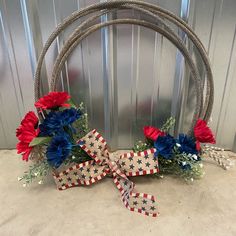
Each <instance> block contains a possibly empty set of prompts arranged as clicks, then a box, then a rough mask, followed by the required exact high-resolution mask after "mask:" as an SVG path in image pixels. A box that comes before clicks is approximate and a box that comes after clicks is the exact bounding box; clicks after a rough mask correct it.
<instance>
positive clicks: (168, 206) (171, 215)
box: [0, 150, 236, 236]
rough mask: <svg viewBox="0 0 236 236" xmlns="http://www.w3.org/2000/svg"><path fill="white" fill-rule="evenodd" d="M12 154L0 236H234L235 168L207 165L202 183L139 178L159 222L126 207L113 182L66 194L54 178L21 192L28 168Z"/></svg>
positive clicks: (0, 183) (5, 161)
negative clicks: (155, 203) (152, 200)
mask: <svg viewBox="0 0 236 236" xmlns="http://www.w3.org/2000/svg"><path fill="white" fill-rule="evenodd" d="M20 159H21V157H20V156H17V155H16V152H15V151H14V150H11V151H9V150H1V151H0V166H1V172H0V173H1V174H0V176H1V178H0V189H1V193H0V204H1V205H0V236H15V235H17V236H28V235H34V236H37V235H43V236H51V235H52V236H53V235H56V236H60V235H62V236H67V235H69V236H71V235H81V236H84V235H85V236H86V235H122V236H124V235H135V236H137V235H158V236H162V235H163V236H169V235H171V236H172V235H173V236H178V235H179V236H185V235H186V236H191V235H194V236H195V235H196V236H199V235H203V236H206V235H214V236H218V235H221V236H230V235H234V236H235V235H236V167H235V168H233V169H231V170H229V171H224V170H223V169H221V168H219V167H217V166H216V165H214V164H210V163H206V164H205V170H206V175H205V177H204V179H202V180H200V181H195V182H194V183H193V184H191V185H189V184H186V183H184V182H182V181H181V180H179V179H174V178H171V177H165V178H164V179H162V180H161V179H156V178H153V177H135V178H134V182H135V183H136V189H137V190H138V191H143V192H146V193H151V194H153V195H155V196H157V199H158V200H159V211H160V213H161V215H160V216H159V217H158V218H151V217H146V216H143V215H140V214H138V213H133V212H130V211H128V210H126V209H125V207H124V206H123V205H122V203H121V200H120V195H119V191H118V190H117V189H116V187H115V185H114V184H113V182H112V180H111V179H110V178H106V179H104V180H103V181H100V183H98V184H95V185H94V186H91V187H77V188H72V189H69V190H65V191H58V190H56V188H55V185H54V183H53V180H52V178H51V177H49V178H48V180H47V181H46V183H45V184H44V185H38V184H34V185H32V186H31V187H29V188H23V187H22V186H21V184H20V183H19V182H18V181H17V177H18V176H20V175H22V173H23V171H24V170H26V169H27V166H28V163H24V162H22V161H21V160H20Z"/></svg>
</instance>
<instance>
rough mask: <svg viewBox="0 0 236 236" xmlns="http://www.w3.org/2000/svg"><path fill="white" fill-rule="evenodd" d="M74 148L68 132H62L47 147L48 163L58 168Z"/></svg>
mask: <svg viewBox="0 0 236 236" xmlns="http://www.w3.org/2000/svg"><path fill="white" fill-rule="evenodd" d="M71 149H72V144H71V142H70V138H69V136H68V135H66V133H61V134H58V135H56V136H55V137H53V139H52V141H51V143H50V145H49V146H48V148H47V152H46V157H47V160H48V163H49V164H50V165H51V166H53V167H55V168H58V167H59V166H60V165H61V164H62V163H63V161H64V160H65V159H66V158H67V157H68V156H69V154H70V152H71Z"/></svg>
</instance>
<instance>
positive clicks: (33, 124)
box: [16, 111, 39, 161]
mask: <svg viewBox="0 0 236 236" xmlns="http://www.w3.org/2000/svg"><path fill="white" fill-rule="evenodd" d="M38 134H39V129H38V118H37V116H36V115H35V113H34V112H33V111H30V112H28V113H27V114H26V115H25V117H24V119H23V120H22V121H21V124H20V126H19V127H18V128H17V129H16V137H17V138H18V140H19V141H20V142H19V143H18V144H17V145H16V148H17V153H18V154H20V153H21V154H23V158H22V159H23V160H26V161H28V158H29V154H30V152H31V150H32V147H30V146H29V144H30V143H31V141H32V140H33V139H34V138H35V137H37V136H38Z"/></svg>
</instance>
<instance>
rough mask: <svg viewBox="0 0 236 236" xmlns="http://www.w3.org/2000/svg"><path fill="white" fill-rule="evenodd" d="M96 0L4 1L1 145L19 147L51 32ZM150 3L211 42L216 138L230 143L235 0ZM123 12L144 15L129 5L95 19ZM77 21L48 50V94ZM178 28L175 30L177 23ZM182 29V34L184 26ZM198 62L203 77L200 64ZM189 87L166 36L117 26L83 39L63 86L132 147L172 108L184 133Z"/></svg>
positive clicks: (0, 11) (111, 139)
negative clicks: (57, 61) (21, 124)
mask: <svg viewBox="0 0 236 236" xmlns="http://www.w3.org/2000/svg"><path fill="white" fill-rule="evenodd" d="M101 1H103V0H101ZM96 2H99V0H89V1H85V0H67V1H63V0H21V1H17V0H12V1H6V0H0V33H1V34H0V72H1V77H0V148H11V147H14V145H15V143H16V139H15V137H14V133H15V128H16V127H17V125H18V123H19V121H20V119H21V117H22V116H23V114H24V113H25V112H26V111H28V110H30V109H33V77H32V75H33V73H34V70H35V65H36V60H37V57H38V55H39V53H40V51H41V49H42V45H43V44H44V43H45V41H46V39H47V38H48V36H49V34H50V33H51V32H52V30H53V29H54V28H55V26H56V25H57V24H58V23H60V22H61V21H62V19H63V18H65V17H66V16H67V15H69V14H71V13H72V12H73V11H75V10H78V9H81V8H82V7H85V6H87V5H90V4H93V3H96ZM148 2H151V3H154V4H158V5H160V6H161V7H164V8H166V9H168V10H170V11H172V12H174V13H175V14H176V15H179V16H180V17H182V18H183V19H184V20H186V21H187V22H188V23H189V25H191V26H192V27H193V28H194V29H195V31H196V33H197V34H198V35H199V37H200V39H201V40H202V42H203V44H204V45H205V47H206V48H207V50H208V52H209V55H210V59H211V62H212V68H213V74H214V79H215V105H214V110H213V121H212V123H211V126H212V127H213V129H214V130H215V131H216V134H217V140H218V144H220V145H222V146H225V147H228V148H233V147H234V146H235V144H236V141H235V140H236V122H235V121H236V120H235V117H236V110H235V109H236V108H235V101H236V100H235V95H234V94H235V93H236V79H235V77H236V56H235V55H236V43H235V33H236V30H235V22H236V15H235V10H236V2H235V1H234V0H216V1H212V0H200V1H197V0H177V1H172V0H158V1H154V0H149V1H148ZM125 16H131V17H134V16H135V17H139V18H140V19H142V18H143V17H146V16H144V15H143V14H140V13H137V12H136V11H127V10H125V11H119V12H118V13H117V14H110V15H107V16H104V17H102V18H101V19H98V21H106V20H107V19H111V18H116V17H118V18H119V17H125ZM79 23H80V21H77V22H76V23H75V24H74V25H73V26H72V27H71V28H70V29H68V30H66V31H65V32H64V33H63V34H61V35H60V36H59V37H58V39H57V41H56V42H55V43H54V44H53V46H52V48H51V49H50V50H49V53H48V55H47V56H46V60H45V67H44V68H43V72H42V75H43V92H47V90H48V80H49V78H50V75H51V72H52V67H53V63H54V60H55V58H56V56H57V55H58V52H59V50H60V49H61V47H62V45H63V42H64V41H65V40H66V38H67V37H68V35H69V34H70V33H71V32H72V30H73V29H75V28H76V26H77V25H78V24H79ZM174 30H175V31H176V32H178V29H177V28H176V27H174ZM179 34H180V36H181V37H182V38H183V39H185V35H184V34H182V33H181V31H180V32H179ZM186 43H187V44H188V46H189V48H190V50H192V52H195V49H194V47H192V45H191V44H189V42H186ZM197 58H198V57H197V56H196V60H197ZM199 68H200V71H201V74H202V77H203V78H204V70H202V67H201V65H199ZM192 86H193V83H192V80H191V78H190V77H189V73H188V68H187V67H185V63H184V60H183V58H182V56H181V55H180V54H179V53H178V51H177V50H176V48H175V47H174V46H173V45H172V44H171V43H170V42H169V41H168V40H166V39H165V38H163V37H162V36H161V35H159V34H157V33H154V32H152V31H150V30H148V29H145V28H143V27H138V26H132V25H119V26H113V27H107V28H104V29H102V30H101V31H98V32H95V33H93V34H92V35H91V36H89V37H88V38H86V39H85V40H83V42H82V44H81V45H79V46H78V48H77V49H76V50H75V52H74V53H73V54H72V55H71V57H70V58H69V60H68V61H67V63H66V65H65V67H64V68H63V71H62V74H61V81H60V86H59V87H61V89H64V90H66V91H68V92H70V93H71V94H72V96H73V98H74V100H75V101H76V102H77V103H79V102H81V101H83V102H84V103H85V106H86V109H87V112H88V114H89V117H90V118H89V122H90V126H91V127H96V128H97V129H98V130H99V131H100V132H101V133H102V134H103V135H105V137H106V138H107V139H108V143H109V144H110V145H111V146H112V148H113V149H116V148H129V147H131V146H132V145H133V142H134V141H136V140H138V139H140V138H142V126H143V125H156V126H160V125H161V123H162V122H163V121H164V120H165V119H166V118H167V117H169V116H170V115H171V114H172V115H175V116H176V118H177V126H176V131H178V132H179V131H183V130H184V131H185V130H186V128H187V125H188V124H189V121H190V117H191V115H192V106H194V104H195V99H194V94H193V92H192ZM9 104H10V105H9ZM234 148H236V147H234Z"/></svg>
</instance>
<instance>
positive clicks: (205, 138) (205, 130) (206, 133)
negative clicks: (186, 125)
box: [194, 119, 216, 145]
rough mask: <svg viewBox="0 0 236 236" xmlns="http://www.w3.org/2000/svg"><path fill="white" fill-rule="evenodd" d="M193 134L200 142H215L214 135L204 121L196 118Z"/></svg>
mask: <svg viewBox="0 0 236 236" xmlns="http://www.w3.org/2000/svg"><path fill="white" fill-rule="evenodd" d="M194 136H195V138H196V140H197V141H198V142H200V143H215V142H216V141H215V138H214V135H213V133H212V131H211V129H210V128H209V127H208V126H207V123H206V121H204V120H201V119H198V120H197V122H196V125H195V127H194ZM198 145H199V144H198Z"/></svg>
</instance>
